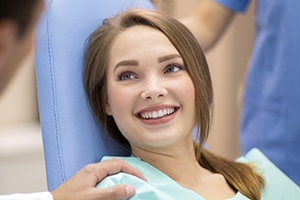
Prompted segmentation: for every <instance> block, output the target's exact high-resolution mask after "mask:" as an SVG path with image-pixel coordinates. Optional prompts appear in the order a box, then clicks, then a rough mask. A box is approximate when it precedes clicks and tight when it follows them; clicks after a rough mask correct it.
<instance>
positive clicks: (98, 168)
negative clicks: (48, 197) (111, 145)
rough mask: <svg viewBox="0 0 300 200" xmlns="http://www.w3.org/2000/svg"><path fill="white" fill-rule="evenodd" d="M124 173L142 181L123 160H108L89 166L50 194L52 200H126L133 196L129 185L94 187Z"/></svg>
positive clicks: (139, 174)
mask: <svg viewBox="0 0 300 200" xmlns="http://www.w3.org/2000/svg"><path fill="white" fill-rule="evenodd" d="M118 172H125V173H128V174H131V175H134V176H136V177H138V178H140V179H142V180H145V181H146V179H145V178H144V177H143V176H142V175H141V173H140V172H139V171H138V170H137V169H135V168H133V167H132V166H130V165H129V164H127V163H126V162H125V161H123V160H119V159H110V160H106V161H103V162H100V163H96V164H89V165H87V166H85V167H84V168H82V169H81V170H79V171H78V172H77V173H76V174H75V175H74V176H73V177H71V178H70V179H69V180H67V181H66V182H65V183H63V184H61V185H60V186H59V187H58V188H56V189H55V190H54V191H53V192H52V196H53V199H54V200H117V199H127V198H129V197H131V196H133V195H134V194H135V188H134V187H133V186H130V185H117V186H113V187H110V188H106V189H97V188H96V187H95V186H96V184H97V183H98V182H100V181H101V180H102V179H104V178H105V177H106V176H108V175H111V174H116V173H118Z"/></svg>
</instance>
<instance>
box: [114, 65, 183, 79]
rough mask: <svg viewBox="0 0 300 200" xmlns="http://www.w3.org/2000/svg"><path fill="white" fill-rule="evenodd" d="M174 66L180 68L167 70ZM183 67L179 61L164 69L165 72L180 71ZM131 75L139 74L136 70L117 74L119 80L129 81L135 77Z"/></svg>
mask: <svg viewBox="0 0 300 200" xmlns="http://www.w3.org/2000/svg"><path fill="white" fill-rule="evenodd" d="M172 67H173V69H174V68H178V70H176V71H171V72H167V70H168V69H171V68H172ZM182 69H184V66H183V65H182V64H179V63H173V64H169V65H168V66H167V67H166V68H165V69H164V74H168V73H175V72H177V71H180V70H182ZM125 75H127V77H126V78H124V76H125ZM128 75H129V76H130V77H129V78H128ZM131 76H134V78H136V77H137V75H136V74H135V73H134V72H132V71H123V72H121V73H119V74H118V75H117V79H118V80H119V81H128V80H132V79H133V78H132V77H131Z"/></svg>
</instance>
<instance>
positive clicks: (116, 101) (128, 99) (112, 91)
mask: <svg viewBox="0 0 300 200" xmlns="http://www.w3.org/2000/svg"><path fill="white" fill-rule="evenodd" d="M107 95H108V102H107V103H108V104H109V107H110V110H111V112H112V113H111V114H112V115H113V116H114V118H116V117H119V116H121V115H124V114H128V111H129V109H130V108H131V104H132V96H133V95H132V94H131V93H130V91H128V90H125V89H124V88H122V87H119V86H116V85H113V84H111V85H108V87H107Z"/></svg>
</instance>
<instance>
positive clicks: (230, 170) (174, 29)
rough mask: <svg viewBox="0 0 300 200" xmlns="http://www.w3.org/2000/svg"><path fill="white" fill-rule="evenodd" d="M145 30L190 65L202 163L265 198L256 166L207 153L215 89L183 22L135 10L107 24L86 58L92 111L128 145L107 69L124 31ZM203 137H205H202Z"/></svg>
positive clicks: (96, 34)
mask: <svg viewBox="0 0 300 200" xmlns="http://www.w3.org/2000/svg"><path fill="white" fill-rule="evenodd" d="M136 25H144V26H148V27H152V28H154V29H157V30H159V31H161V32H162V33H163V34H164V35H166V37H167V38H168V39H169V40H170V41H171V43H172V44H173V45H174V47H175V48H176V49H177V51H178V52H179V54H180V55H181V57H182V59H183V61H184V66H185V68H186V71H187V73H188V74H189V76H190V78H191V80H192V81H193V84H194V87H195V102H196V115H197V116H196V118H197V119H196V122H197V124H198V134H197V138H196V141H195V155H196V158H197V160H198V162H199V164H200V165H201V166H203V167H205V168H207V169H208V170H210V171H211V172H213V173H220V174H222V175H223V176H224V177H225V178H226V180H227V182H228V183H229V184H230V186H231V187H232V188H233V189H234V190H236V191H240V192H241V193H242V194H244V195H246V196H247V197H249V198H250V199H260V189H261V188H262V187H263V185H264V184H263V182H264V181H263V179H262V177H261V176H259V175H258V174H256V173H255V172H254V171H253V170H252V169H251V167H249V166H248V165H245V164H241V163H237V162H234V161H230V160H226V159H223V158H220V157H218V156H216V155H213V154H212V153H210V152H209V151H207V150H206V149H204V148H203V143H204V142H205V141H206V139H207V137H208V132H209V129H210V124H211V115H212V107H213V104H212V102H213V88H212V82H211V78H210V73H209V68H208V65H207V62H206V58H205V56H204V54H203V52H202V50H201V47H200V45H199V43H198V42H197V40H196V39H195V38H194V36H193V35H192V34H191V32H190V31H189V30H188V29H187V28H186V27H185V26H184V25H183V24H181V23H180V22H179V21H178V20H176V19H174V18H173V17H170V16H168V15H165V14H161V13H158V12H156V11H150V10H144V9H131V10H127V11H125V12H123V13H120V14H117V15H115V16H113V17H111V18H109V19H106V20H105V21H104V22H103V25H102V26H101V27H99V28H98V29H97V30H96V31H95V32H93V33H92V35H91V36H90V38H89V41H88V44H87V45H88V46H87V51H86V55H85V58H86V60H85V77H84V79H85V89H86V92H87V96H88V99H89V101H90V104H91V108H92V110H93V112H94V114H95V115H96V117H97V118H98V119H99V120H100V121H101V123H102V124H103V125H104V127H105V128H106V129H107V130H108V132H109V133H110V135H111V136H112V137H114V138H115V139H117V140H118V141H119V142H121V143H123V144H124V143H128V141H127V140H126V139H125V138H124V136H123V135H122V134H121V133H120V131H119V129H118V127H117V125H116V124H115V122H114V119H113V118H112V117H111V116H108V115H107V114H106V112H105V105H106V100H107V96H106V95H107V94H106V76H105V75H106V68H107V63H108V60H109V54H110V48H111V44H112V41H113V40H114V38H115V37H116V35H118V34H119V33H121V32H122V31H125V30H126V29H128V28H130V27H132V26H136ZM200 133H201V134H200Z"/></svg>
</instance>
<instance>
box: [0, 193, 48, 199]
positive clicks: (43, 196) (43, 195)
mask: <svg viewBox="0 0 300 200" xmlns="http://www.w3.org/2000/svg"><path fill="white" fill-rule="evenodd" d="M0 200H53V198H52V195H51V193H50V192H40V193H32V194H12V195H4V196H3V195H0Z"/></svg>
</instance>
